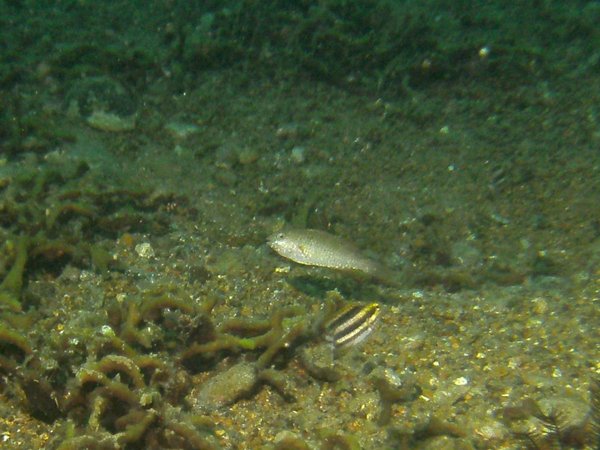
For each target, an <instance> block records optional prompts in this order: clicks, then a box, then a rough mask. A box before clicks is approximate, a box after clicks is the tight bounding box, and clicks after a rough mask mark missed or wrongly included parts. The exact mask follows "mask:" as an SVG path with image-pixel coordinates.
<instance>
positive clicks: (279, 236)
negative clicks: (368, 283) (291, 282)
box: [267, 229, 386, 278]
mask: <svg viewBox="0 0 600 450" xmlns="http://www.w3.org/2000/svg"><path fill="white" fill-rule="evenodd" d="M267 243H268V244H269V246H270V247H271V248H272V249H273V250H274V251H275V252H277V253H278V254H279V255H281V256H283V257H284V258H287V259H290V260H292V261H294V262H296V263H298V264H304V265H307V266H317V267H327V268H330V269H337V270H344V271H353V272H362V273H365V274H367V275H370V276H373V277H377V278H379V277H382V276H383V275H385V273H386V269H385V268H384V267H383V266H382V265H381V264H379V263H378V262H377V261H374V260H372V259H370V258H367V257H366V256H364V255H363V254H362V253H361V252H360V250H358V249H357V248H356V247H355V246H354V245H352V244H351V243H350V242H348V241H346V240H344V239H342V238H340V237H337V236H334V235H332V234H329V233H326V232H324V231H320V230H311V229H302V230H286V231H281V232H279V233H275V234H273V235H272V236H270V237H269V238H268V240H267Z"/></svg>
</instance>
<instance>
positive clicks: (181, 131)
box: [165, 122, 200, 140]
mask: <svg viewBox="0 0 600 450" xmlns="http://www.w3.org/2000/svg"><path fill="white" fill-rule="evenodd" d="M165 130H166V131H167V133H169V134H170V135H171V136H172V137H174V138H175V139H177V140H184V139H186V138H188V137H190V136H192V135H194V134H197V133H199V132H200V127H199V126H198V125H196V124H193V123H182V122H169V123H168V124H166V125H165Z"/></svg>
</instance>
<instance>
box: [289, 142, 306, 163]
mask: <svg viewBox="0 0 600 450" xmlns="http://www.w3.org/2000/svg"><path fill="white" fill-rule="evenodd" d="M290 159H291V160H292V162H294V163H296V164H302V163H303V162H304V161H306V149H305V148H304V147H300V146H298V145H297V146H295V147H294V148H292V151H291V153H290Z"/></svg>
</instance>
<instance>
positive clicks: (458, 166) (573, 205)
mask: <svg viewBox="0 0 600 450" xmlns="http://www.w3.org/2000/svg"><path fill="white" fill-rule="evenodd" d="M505 86H506V85H505V84H503V83H498V85H497V86H495V85H493V83H491V82H490V81H489V80H486V81H485V82H483V83H480V82H478V81H477V80H470V79H469V78H465V79H464V80H460V81H457V82H456V83H453V84H450V83H446V84H444V85H443V86H441V87H439V88H438V87H436V86H433V87H429V88H427V89H423V90H415V91H414V92H406V93H405V94H404V95H403V96H401V97H400V98H395V99H386V98H380V97H378V96H377V95H372V94H368V93H361V92H349V91H348V90H344V89H340V88H337V87H335V86H331V85H330V84H326V83H322V82H319V81H315V80H310V79H305V80H301V81H298V80H293V81H289V82H287V81H286V80H278V81H276V82H271V81H269V80H263V79H258V80H253V79H250V80H248V79H246V77H245V75H240V74H238V73H236V72H235V71H223V72H211V73H209V74H206V75H205V76H204V79H203V80H201V81H199V82H198V86H197V87H196V88H195V89H193V90H192V91H190V92H186V95H172V94H164V96H162V97H161V95H160V94H157V93H154V94H153V95H152V98H149V99H148V100H147V101H146V102H145V104H144V106H143V108H142V113H141V114H140V116H139V118H138V123H137V126H136V129H134V130H133V131H128V132H123V133H117V132H110V131H108V132H107V131H102V130H98V129H94V128H92V127H89V126H88V125H87V124H86V123H85V122H84V121H83V120H81V119H80V118H77V117H73V116H70V115H68V114H67V113H65V112H61V111H62V109H60V108H58V111H59V112H57V113H56V114H64V126H65V127H67V128H68V129H69V131H70V133H71V134H72V135H73V136H75V137H76V138H75V140H73V141H72V142H64V143H61V144H60V145H57V147H56V148H54V149H53V150H52V151H48V152H45V153H43V154H39V153H31V154H24V156H23V157H19V158H12V157H11V158H7V159H4V160H3V163H2V164H3V166H2V173H3V176H5V177H9V176H10V174H14V173H19V171H25V170H30V169H31V168H32V167H37V166H42V165H46V164H48V165H55V166H56V165H59V166H60V165H61V164H65V165H72V164H74V161H80V160H83V161H87V162H88V163H89V164H90V167H91V169H90V171H89V172H88V173H87V174H86V177H87V179H89V180H90V182H91V180H94V181H93V182H94V183H95V184H94V185H95V186H97V185H102V186H104V187H106V188H107V189H111V188H112V189H115V188H121V187H128V186H135V187H136V188H142V189H145V190H148V191H152V192H157V193H174V194H175V195H176V198H177V199H180V200H174V201H173V203H172V205H171V206H170V209H169V214H168V216H167V217H168V227H167V228H168V231H167V232H165V233H161V234H156V235H154V234H153V233H151V232H148V233H137V232H134V233H131V234H127V235H126V238H125V239H123V237H122V236H121V237H119V238H116V239H105V240H103V241H102V243H103V245H104V246H105V247H106V248H107V249H108V250H109V252H110V253H111V255H113V256H114V258H116V259H117V260H118V261H119V264H120V266H121V267H125V268H126V269H125V270H120V271H111V272H110V273H109V274H106V273H104V274H101V273H97V272H95V271H93V270H92V269H91V268H86V267H80V266H77V265H73V264H67V265H66V266H65V267H64V268H63V270H62V272H61V273H60V274H45V273H42V272H37V273H34V274H33V276H32V278H30V279H29V280H28V283H29V288H30V289H42V287H40V286H43V285H45V284H46V285H47V284H51V285H52V287H53V288H52V297H51V298H50V299H47V302H49V303H51V304H52V305H53V306H52V307H51V308H50V307H48V305H47V304H46V305H45V306H46V307H48V308H49V310H52V313H51V314H53V315H54V317H55V319H56V321H57V323H67V324H68V322H69V320H70V319H71V318H72V317H73V316H75V315H77V314H78V313H80V312H81V311H84V310H88V311H89V310H93V309H94V308H101V307H102V306H101V305H102V299H103V298H105V297H106V296H113V297H114V296H116V295H118V294H119V293H120V292H132V291H142V290H144V289H152V288H153V287H156V286H160V285H161V284H164V285H174V284H175V285H178V286H180V287H181V289H183V290H184V291H185V292H186V293H188V294H189V295H190V298H196V299H198V298H202V297H203V296H207V295H214V293H218V295H219V296H220V298H221V301H220V302H219V303H218V304H217V306H216V307H215V309H214V311H213V320H214V321H215V322H216V323H219V322H220V321H223V320H225V319H227V318H231V317H239V318H268V317H269V316H270V314H271V313H272V311H273V310H274V309H276V308H279V307H283V306H290V305H299V306H300V307H301V308H303V309H306V311H315V310H318V309H319V308H320V305H321V304H322V302H323V299H324V297H325V295H326V291H328V290H335V289H337V290H338V291H339V292H341V295H342V296H343V297H344V299H346V300H347V301H361V302H378V303H380V304H381V319H380V321H379V323H378V325H377V327H376V329H375V331H374V332H373V334H372V335H371V337H370V338H369V339H368V340H367V341H366V342H365V343H364V344H363V345H361V346H358V347H357V348H355V349H352V350H351V351H349V352H347V353H345V354H344V355H342V356H341V357H340V358H339V359H338V361H337V364H338V365H339V371H340V373H341V374H342V377H341V379H340V380H338V381H336V382H327V381H323V380H318V379H315V378H314V377H312V376H311V375H310V374H309V373H307V371H306V369H305V368H304V367H303V365H302V363H301V362H300V358H299V356H298V355H299V354H300V353H301V352H302V350H303V347H305V346H310V345H311V344H312V343H310V342H308V343H303V344H302V345H301V346H298V347H295V348H294V349H293V351H292V354H291V355H289V358H288V360H287V362H286V363H285V365H284V366H283V367H278V369H280V370H281V371H282V372H283V373H285V374H286V377H288V380H289V382H290V383H291V385H292V390H293V392H294V397H295V400H294V401H290V399H289V398H287V399H286V398H284V397H282V395H281V393H280V392H277V390H275V389H273V387H272V386H269V385H261V386H259V387H257V388H256V389H253V390H252V392H251V394H250V395H248V396H244V398H242V399H240V400H239V401H236V402H235V403H234V404H232V405H229V406H226V407H223V408H220V409H217V410H215V411H211V412H210V413H209V417H210V418H211V419H212V420H213V421H214V423H215V426H214V429H213V433H214V435H215V436H216V438H217V441H218V442H219V443H220V445H221V446H222V447H223V448H232V449H233V448H240V449H259V448H267V446H268V445H271V444H273V443H275V442H276V441H277V440H281V439H282V438H283V437H284V436H289V435H291V434H293V435H296V436H298V437H301V438H302V439H304V440H305V441H306V442H307V443H308V445H309V446H310V448H321V447H320V446H321V445H322V442H323V441H324V438H323V433H327V432H328V431H327V432H323V431H322V430H329V431H331V430H334V431H336V432H341V433H344V434H347V435H352V436H354V437H355V439H356V440H357V441H358V443H359V445H360V448H364V449H388V448H389V449H393V448H419V449H471V448H489V449H519V448H529V447H528V444H527V441H526V440H523V439H522V437H521V438H520V437H519V436H518V434H517V433H516V432H515V429H518V426H517V425H515V424H514V423H509V422H510V421H509V420H507V419H506V417H505V416H506V414H505V412H506V409H507V408H509V407H512V406H515V405H519V404H521V403H522V402H523V401H524V400H526V399H534V400H535V401H536V402H537V403H538V404H539V405H540V408H541V409H543V410H544V411H546V412H548V411H551V410H553V408H554V409H562V410H564V412H563V413H561V414H562V416H568V417H570V418H572V419H570V420H571V424H575V425H574V426H581V424H582V423H585V421H586V417H587V414H588V412H589V409H590V405H589V401H590V393H589V387H590V382H591V380H592V378H593V377H598V376H600V348H599V342H600V340H599V338H600V331H599V330H600V294H599V293H600V209H599V208H598V204H599V201H600V152H599V145H600V121H599V119H598V118H597V113H598V105H599V104H600V103H599V101H600V77H599V76H598V75H586V76H585V77H584V79H573V78H569V77H564V78H559V79H540V81H539V83H537V84H530V85H527V86H525V87H515V88H514V89H512V90H507V89H505ZM46 101H47V104H46V106H47V107H48V108H50V109H52V108H55V105H54V104H53V102H54V101H56V99H54V98H53V97H52V95H51V94H48V95H47V100H46ZM168 124H175V125H176V126H178V127H181V128H182V129H183V128H184V127H182V126H183V125H186V126H187V125H194V127H195V128H194V129H193V131H192V132H191V133H190V134H189V135H186V136H183V135H174V134H170V133H169V131H165V130H166V129H167V128H165V127H166V126H167V125H168ZM99 180H101V181H99ZM0 195H2V194H1V193H0ZM285 224H288V225H289V224H292V225H298V224H301V225H302V226H308V227H313V228H321V229H325V230H328V231H330V232H332V233H334V234H337V235H340V236H343V237H344V238H347V239H348V240H350V241H353V242H354V243H355V244H356V245H357V246H359V247H360V248H362V249H364V250H365V252H366V253H367V254H368V255H370V256H371V257H373V258H376V259H378V260H380V261H383V262H384V263H385V264H386V265H388V266H389V267H391V268H393V269H395V270H397V271H399V272H401V273H403V274H404V275H405V276H404V284H403V285H401V286H398V287H396V286H394V287H390V286H385V285H380V284H377V283H376V282H373V281H370V280H368V279H360V280H355V279H353V278H351V277H348V276H347V275H344V274H337V273H334V272H331V271H327V270H326V269H315V268H307V267H303V266H299V265H295V264H294V263H292V262H289V261H286V260H284V259H282V258H281V257H279V256H278V255H276V254H274V253H273V252H272V251H271V250H270V249H269V248H268V247H267V245H266V237H267V236H268V235H270V234H271V233H273V232H274V231H277V230H278V229H280V228H281V227H282V226H283V225H285ZM123 234H124V235H125V234H126V233H123ZM140 244H142V245H141V246H140ZM149 248H151V249H152V251H151V252H149ZM199 268H200V269H199ZM198 273H200V275H199V276H197V274H198ZM36 284H37V286H38V287H37V288H36V287H35V286H34V285H36ZM67 299H68V301H67ZM190 301H192V300H190ZM254 357H256V355H254V354H252V353H248V354H243V355H229V356H227V357H226V358H225V359H224V360H223V361H222V362H220V363H219V364H218V365H217V366H216V367H214V369H213V370H212V371H208V372H205V373H200V374H194V375H193V376H192V377H191V380H192V382H193V383H198V384H199V383H202V382H204V381H205V379H207V378H209V377H210V376H214V375H215V374H216V373H218V372H219V371H222V370H225V368H226V367H228V366H231V365H233V364H235V363H236V362H238V361H239V360H240V359H244V358H245V359H249V360H251V359H252V358H254ZM382 371H383V372H382ZM385 371H387V372H385ZM384 372H385V373H388V374H394V376H397V377H399V378H400V379H403V380H411V383H415V384H416V385H417V386H418V395H416V396H415V397H413V398H410V399H409V400H402V401H396V402H394V403H393V404H392V405H391V411H390V417H389V420H388V421H387V422H386V423H381V420H380V415H381V410H382V404H381V401H380V393H379V390H378V388H377V387H376V385H375V384H376V383H375V382H374V378H373V373H384ZM0 385H3V386H5V387H6V386H8V385H9V382H8V381H7V380H6V378H5V379H4V381H2V382H1V384H0ZM0 402H2V410H3V417H2V419H1V421H0V436H1V437H2V443H1V446H2V448H7V449H8V448H21V449H30V448H38V447H39V448H41V447H42V446H43V445H45V443H46V442H48V441H49V440H51V439H52V437H53V436H54V433H58V431H57V430H59V429H60V419H59V420H57V421H56V422H55V423H45V422H42V421H37V420H35V419H32V418H31V417H29V416H28V415H27V413H26V412H25V411H23V410H22V409H21V408H20V406H19V401H18V395H17V396H16V395H14V392H13V391H12V390H11V389H7V388H5V389H3V395H2V397H0ZM184 408H185V406H184ZM432 418H433V419H435V420H433V421H432ZM533 422H534V425H536V421H535V420H533ZM431 423H436V424H437V425H435V426H432V425H429V428H428V424H431ZM440 423H441V425H440ZM530 425H531V424H529V425H527V424H526V425H522V426H523V427H527V426H530ZM534 425H531V426H534ZM537 426H538V427H542V428H543V426H541V425H540V424H539V422H538V423H537ZM423 430H425V431H423ZM546 431H547V430H546ZM407 436H408V437H407ZM549 440H551V439H549ZM542 441H544V439H540V441H539V442H538V447H539V448H546V447H544V446H542V443H541V442H542ZM544 442H545V441H544ZM406 445H408V447H404V446H406ZM531 445H533V444H531V443H529V446H530V448H538V447H531ZM544 445H545V444H544ZM561 445H562V447H560V448H593V447H592V443H591V441H589V442H588V443H585V444H584V443H581V442H562V443H561ZM336 448H337V447H336ZM339 448H343V447H341V446H340V447H339ZM548 448H550V447H548Z"/></svg>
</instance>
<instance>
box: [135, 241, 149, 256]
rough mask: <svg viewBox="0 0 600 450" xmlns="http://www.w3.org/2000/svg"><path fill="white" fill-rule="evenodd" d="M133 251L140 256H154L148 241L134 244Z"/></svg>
mask: <svg viewBox="0 0 600 450" xmlns="http://www.w3.org/2000/svg"><path fill="white" fill-rule="evenodd" d="M135 252H136V253H137V254H138V256H139V257H140V258H153V257H154V249H153V248H152V245H150V243H149V242H142V243H140V244H138V245H136V246H135Z"/></svg>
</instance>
